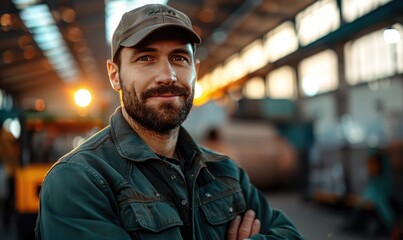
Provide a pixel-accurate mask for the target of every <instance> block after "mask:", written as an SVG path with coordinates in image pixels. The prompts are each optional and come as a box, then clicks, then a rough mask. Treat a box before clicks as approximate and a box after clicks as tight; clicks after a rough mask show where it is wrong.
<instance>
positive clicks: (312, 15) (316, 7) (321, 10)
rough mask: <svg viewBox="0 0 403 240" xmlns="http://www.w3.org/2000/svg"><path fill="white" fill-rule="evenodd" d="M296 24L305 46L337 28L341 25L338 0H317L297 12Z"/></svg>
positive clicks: (302, 43)
mask: <svg viewBox="0 0 403 240" xmlns="http://www.w3.org/2000/svg"><path fill="white" fill-rule="evenodd" d="M296 24H297V32H298V38H299V40H300V43H301V45H303V46H305V45H308V44H309V43H311V42H313V41H315V40H317V39H319V38H321V37H323V36H325V35H326V34H328V33H330V32H332V31H334V30H336V29H337V28H339V26H340V17H339V10H338V7H337V4H336V1H335V0H321V1H317V2H316V3H314V4H312V5H311V6H309V7H308V8H306V9H305V10H303V11H302V12H300V13H299V14H297V16H296Z"/></svg>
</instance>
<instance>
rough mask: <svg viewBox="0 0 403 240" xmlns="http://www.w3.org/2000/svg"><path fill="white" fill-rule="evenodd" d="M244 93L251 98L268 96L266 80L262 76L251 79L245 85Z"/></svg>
mask: <svg viewBox="0 0 403 240" xmlns="http://www.w3.org/2000/svg"><path fill="white" fill-rule="evenodd" d="M243 95H244V96H245V98H249V99H261V98H264V97H265V96H266V93H265V86H264V80H263V78H261V77H254V78H252V79H249V80H248V81H247V82H246V84H245V86H244V87H243Z"/></svg>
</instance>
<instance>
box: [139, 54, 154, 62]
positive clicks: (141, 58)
mask: <svg viewBox="0 0 403 240" xmlns="http://www.w3.org/2000/svg"><path fill="white" fill-rule="evenodd" d="M151 60H152V58H151V57H150V56H148V55H145V56H141V57H139V58H138V59H137V61H151Z"/></svg>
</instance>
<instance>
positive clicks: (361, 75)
mask: <svg viewBox="0 0 403 240" xmlns="http://www.w3.org/2000/svg"><path fill="white" fill-rule="evenodd" d="M393 27H394V28H395V29H396V30H398V31H399V32H400V35H403V27H402V25H400V24H395V25H394V26H393ZM383 32H384V30H379V31H376V32H373V33H370V34H368V35H366V36H363V37H361V38H358V39H356V40H354V41H350V42H348V43H346V45H345V47H344V52H345V54H344V55H345V63H346V80H347V82H348V83H349V84H351V85H355V84H358V83H361V82H369V81H374V80H379V79H383V78H386V77H389V76H392V75H394V74H395V73H402V72H403V66H402V65H403V47H402V41H401V40H399V42H397V43H392V44H388V43H386V42H385V40H384V38H383Z"/></svg>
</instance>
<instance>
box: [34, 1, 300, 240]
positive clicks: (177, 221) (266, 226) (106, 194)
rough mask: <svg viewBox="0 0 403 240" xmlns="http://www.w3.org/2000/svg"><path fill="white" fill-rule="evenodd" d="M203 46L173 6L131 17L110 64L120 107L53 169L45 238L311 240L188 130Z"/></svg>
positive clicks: (44, 201)
mask: <svg viewBox="0 0 403 240" xmlns="http://www.w3.org/2000/svg"><path fill="white" fill-rule="evenodd" d="M200 42H201V40H200V37H199V36H198V35H197V34H196V33H195V32H194V31H193V30H192V25H191V22H190V20H189V18H188V17H187V16H186V15H185V14H183V13H181V12H179V11H177V10H175V9H173V8H171V7H168V6H165V5H157V4H155V5H146V6H144V7H140V8H138V9H134V10H132V11H130V12H127V13H126V14H124V15H123V17H122V19H121V21H120V23H119V25H118V27H117V29H116V31H115V33H114V35H113V40H112V59H113V61H112V60H108V61H107V69H108V75H109V79H110V82H111V85H112V87H113V89H115V90H116V91H118V92H119V93H120V98H121V107H120V108H118V109H117V110H116V112H115V113H114V114H113V115H112V117H111V120H110V125H109V126H108V127H106V128H105V129H103V130H101V131H100V132H99V133H97V134H96V135H95V136H93V137H92V138H90V139H89V140H87V141H86V142H85V143H84V144H82V145H81V146H80V147H78V148H77V149H75V150H73V151H72V152H70V153H69V154H67V155H66V156H64V157H62V158H61V159H60V160H59V161H58V162H57V163H56V164H55V165H54V166H53V167H52V169H51V170H50V171H49V173H48V175H47V177H46V179H45V180H44V183H43V186H42V190H41V194H40V211H39V216H38V221H37V227H36V235H37V238H38V239H58V240H59V239H98V240H99V239H169V240H172V239H245V238H251V239H302V237H301V235H300V234H299V233H298V232H297V231H296V229H295V227H294V226H293V224H292V223H291V222H290V220H288V218H287V217H286V216H285V215H284V214H282V213H281V212H279V211H277V210H274V209H272V208H270V206H269V205H268V203H267V201H266V199H265V197H264V196H263V195H261V194H260V193H259V192H258V191H257V189H256V188H255V187H253V186H252V185H251V184H250V182H249V179H248V177H247V175H246V174H245V172H244V171H243V170H241V169H239V168H238V167H237V166H236V165H235V164H234V163H233V162H232V161H231V160H230V159H229V158H228V157H226V156H222V155H217V154H215V153H213V152H211V151H209V150H207V149H205V148H202V147H200V146H198V145H197V144H196V143H195V142H194V141H193V140H192V138H191V137H190V136H189V134H188V133H187V132H186V130H185V129H184V128H182V127H181V124H182V122H183V121H184V120H185V119H186V117H187V115H188V113H189V111H190V109H191V107H192V101H193V95H194V85H195V81H196V77H197V76H196V75H197V69H198V67H199V60H197V59H195V58H194V57H195V51H196V50H195V49H196V46H195V45H196V44H199V43H200Z"/></svg>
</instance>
